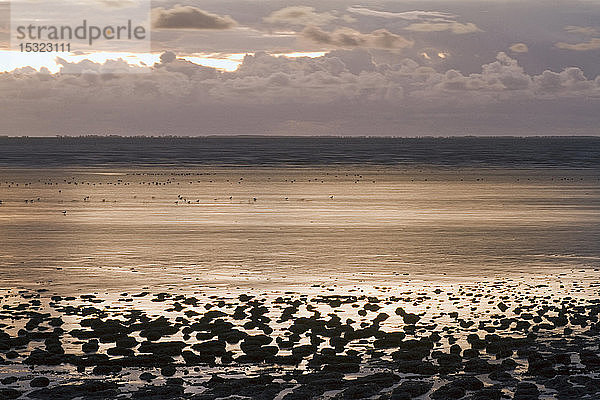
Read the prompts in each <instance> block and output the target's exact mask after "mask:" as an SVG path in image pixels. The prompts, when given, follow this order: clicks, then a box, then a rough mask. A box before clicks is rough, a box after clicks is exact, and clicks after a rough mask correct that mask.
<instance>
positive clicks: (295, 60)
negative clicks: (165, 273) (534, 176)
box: [0, 0, 600, 136]
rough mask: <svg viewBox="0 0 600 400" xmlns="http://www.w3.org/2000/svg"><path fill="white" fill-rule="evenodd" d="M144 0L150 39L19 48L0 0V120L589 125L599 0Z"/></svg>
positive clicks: (32, 130)
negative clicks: (77, 47) (126, 46)
mask: <svg viewBox="0 0 600 400" xmlns="http://www.w3.org/2000/svg"><path fill="white" fill-rule="evenodd" d="M14 1H19V2H25V1H27V0H13V3H12V4H13V7H14V4H15V3H14ZM94 1H97V2H98V3H99V4H100V5H103V6H105V7H120V6H121V4H126V2H124V3H116V2H114V1H112V0H94ZM129 1H137V0H129ZM37 4H39V3H37ZM29 7H35V3H34V5H30V6H29ZM151 8H152V10H151V13H150V15H149V24H150V25H151V26H152V28H151V43H150V44H151V46H150V47H149V49H148V51H140V50H135V51H127V50H123V49H122V48H120V49H119V50H118V51H117V50H113V51H110V50H108V51H107V50H102V51H100V50H96V51H94V50H92V51H88V52H77V53H60V54H57V53H49V54H45V55H39V54H38V55H32V54H20V53H19V52H17V51H14V50H11V48H10V46H9V34H10V31H11V26H10V13H9V3H8V2H6V1H2V0H0V118H1V119H2V124H1V125H0V135H10V136H22V135H29V136H55V135H89V134H94V135H103V134H119V135H231V134H235V135H348V136H376V135H385V136H451V135H516V136H520V135H599V134H600V128H599V126H600V113H599V112H598V111H599V110H600V1H599V0H581V1H571V0H565V1H547V0H544V1H540V0H532V1H498V0H484V1H475V0H442V1H435V0H422V1H418V2H416V1H403V0H393V1H381V0H370V1H360V0H352V1H346V0H319V1H308V0H307V1H303V0H298V1H290V0H201V1H183V0H177V1H154V2H152V3H151ZM142 72H143V73H142Z"/></svg>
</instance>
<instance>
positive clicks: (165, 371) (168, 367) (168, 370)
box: [160, 364, 177, 376]
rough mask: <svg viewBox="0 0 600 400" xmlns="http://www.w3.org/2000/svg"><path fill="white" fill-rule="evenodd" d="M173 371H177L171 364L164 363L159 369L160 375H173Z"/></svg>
mask: <svg viewBox="0 0 600 400" xmlns="http://www.w3.org/2000/svg"><path fill="white" fill-rule="evenodd" d="M175 372H177V369H176V368H175V366H174V365H172V364H169V365H165V366H164V367H162V368H161V370H160V373H161V375H162V376H173V375H175Z"/></svg>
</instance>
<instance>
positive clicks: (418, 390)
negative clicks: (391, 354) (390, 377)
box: [392, 380, 433, 399]
mask: <svg viewBox="0 0 600 400" xmlns="http://www.w3.org/2000/svg"><path fill="white" fill-rule="evenodd" d="M432 386H433V383H431V382H425V381H415V380H411V381H404V382H402V383H401V384H400V386H398V387H396V388H395V389H394V390H393V391H392V399H394V398H401V395H402V394H403V393H406V394H407V395H408V397H407V398H409V399H411V398H413V397H419V396H422V395H424V394H425V393H427V392H429V390H431V387H432Z"/></svg>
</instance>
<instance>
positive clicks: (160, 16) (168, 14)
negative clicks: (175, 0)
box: [152, 5, 237, 29]
mask: <svg viewBox="0 0 600 400" xmlns="http://www.w3.org/2000/svg"><path fill="white" fill-rule="evenodd" d="M152 18H153V27H154V28H158V29H230V28H233V27H234V26H236V25H237V23H236V21H234V20H233V19H232V18H231V17H229V16H228V15H225V16H221V15H217V14H212V13H210V12H208V11H204V10H201V9H199V8H197V7H193V6H181V5H176V6H175V7H173V8H171V9H164V8H162V7H158V8H154V9H152Z"/></svg>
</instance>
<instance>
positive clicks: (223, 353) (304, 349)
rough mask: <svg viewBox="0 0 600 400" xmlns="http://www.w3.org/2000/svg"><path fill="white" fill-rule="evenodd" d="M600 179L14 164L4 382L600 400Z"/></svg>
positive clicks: (1, 258)
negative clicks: (37, 166) (599, 339)
mask: <svg viewBox="0 0 600 400" xmlns="http://www.w3.org/2000/svg"><path fill="white" fill-rule="evenodd" d="M598 179H599V178H598V175H597V171H596V170H557V169H536V170H527V169H523V170H518V169H501V168H488V169H485V168H483V169H474V168H453V169H443V168H432V167H410V168H403V167H395V166H394V167H390V166H387V167H385V166H380V167H356V166H331V167H303V168H270V167H269V168H251V169H247V168H240V167H231V168H225V167H203V168H196V169H165V168H162V169H157V168H138V169H119V168H68V169H66V168H62V169H58V168H57V169H52V168H50V169H45V170H43V171H41V170H39V169H32V168H29V169H27V168H21V169H16V168H12V169H11V168H5V169H2V171H1V173H0V200H2V204H0V243H1V250H0V273H1V274H2V281H1V284H0V288H1V290H0V296H1V297H0V304H1V307H2V308H1V309H0V398H33V399H77V398H85V399H87V398H102V399H113V398H139V399H179V398H182V399H187V398H189V399H219V398H231V399H233V398H250V399H326V398H331V399H380V398H381V399H411V398H416V399H435V400H437V399H463V398H464V399H481V400H484V399H486V400H487V399H502V398H505V399H511V398H512V399H522V400H524V399H550V398H559V399H575V398H577V399H579V398H581V399H597V398H600V392H599V391H598V388H599V387H600V385H599V383H600V379H599V378H598V373H599V372H600V357H599V355H600V350H599V348H598V344H599V342H598V337H599V336H598V333H599V330H600V325H599V321H598V313H599V312H600V301H599V300H598V288H599V285H600V271H599V270H598V268H600V262H599V259H600V251H599V248H598V243H600V240H598V238H600V201H599V199H600V187H599V180H598Z"/></svg>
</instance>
